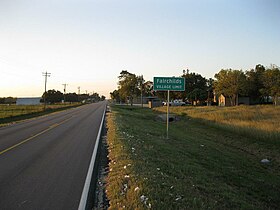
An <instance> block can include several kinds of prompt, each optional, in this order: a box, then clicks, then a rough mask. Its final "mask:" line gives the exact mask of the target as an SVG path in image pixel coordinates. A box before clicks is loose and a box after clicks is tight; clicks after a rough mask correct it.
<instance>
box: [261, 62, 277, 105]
mask: <svg viewBox="0 0 280 210" xmlns="http://www.w3.org/2000/svg"><path fill="white" fill-rule="evenodd" d="M262 81H263V85H264V89H262V92H263V93H265V94H268V95H269V96H272V98H273V103H274V104H275V105H277V104H278V97H280V70H279V67H278V66H276V65H271V67H270V68H268V69H266V71H265V72H264V74H263V80H262Z"/></svg>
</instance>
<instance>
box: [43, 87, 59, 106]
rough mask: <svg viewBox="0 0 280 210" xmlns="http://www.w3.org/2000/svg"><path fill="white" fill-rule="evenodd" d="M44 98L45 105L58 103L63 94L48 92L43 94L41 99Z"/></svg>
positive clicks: (53, 91) (54, 91)
mask: <svg viewBox="0 0 280 210" xmlns="http://www.w3.org/2000/svg"><path fill="white" fill-rule="evenodd" d="M44 97H46V102H47V103H51V104H53V103H59V102H61V101H62V100H63V93H61V92H60V91H58V90H57V91H56V90H48V91H47V92H45V93H44V94H43V96H42V98H44Z"/></svg>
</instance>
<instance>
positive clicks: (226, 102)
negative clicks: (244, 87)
mask: <svg viewBox="0 0 280 210" xmlns="http://www.w3.org/2000/svg"><path fill="white" fill-rule="evenodd" d="M237 100H238V102H237V104H238V105H250V104H251V103H250V97H247V96H239V97H238V99H237ZM218 104H219V106H232V104H231V101H230V98H229V97H226V96H224V95H223V94H221V95H219V97H218Z"/></svg>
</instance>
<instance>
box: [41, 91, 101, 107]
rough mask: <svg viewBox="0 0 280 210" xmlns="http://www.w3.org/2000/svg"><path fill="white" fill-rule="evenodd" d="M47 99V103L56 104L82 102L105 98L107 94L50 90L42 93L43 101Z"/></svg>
mask: <svg viewBox="0 0 280 210" xmlns="http://www.w3.org/2000/svg"><path fill="white" fill-rule="evenodd" d="M44 99H46V102H47V103H50V104H54V103H60V102H62V101H64V102H70V103H72V102H82V101H89V102H98V101H101V100H102V101H103V100H105V96H103V95H102V96H100V95H99V94H98V93H92V94H77V93H66V94H63V93H62V92H60V91H59V90H54V89H53V90H48V91H47V92H45V93H44V94H43V95H42V99H41V102H44Z"/></svg>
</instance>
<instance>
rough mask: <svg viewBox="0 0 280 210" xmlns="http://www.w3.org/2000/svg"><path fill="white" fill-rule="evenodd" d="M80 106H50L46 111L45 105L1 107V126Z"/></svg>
mask: <svg viewBox="0 0 280 210" xmlns="http://www.w3.org/2000/svg"><path fill="white" fill-rule="evenodd" d="M80 105H81V104H80V103H75V104H55V105H48V106H47V107H46V110H44V105H0V126H4V125H6V124H9V123H13V122H16V121H20V120H25V119H30V118H33V117H39V116H42V115H46V114H50V113H52V112H57V111H62V110H65V109H69V108H72V107H77V106H80Z"/></svg>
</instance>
